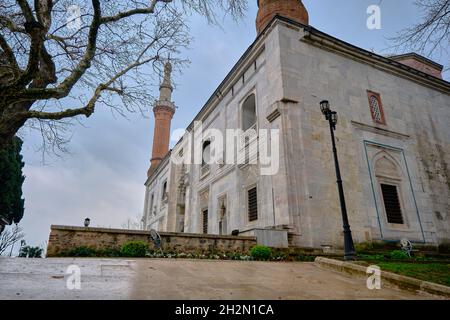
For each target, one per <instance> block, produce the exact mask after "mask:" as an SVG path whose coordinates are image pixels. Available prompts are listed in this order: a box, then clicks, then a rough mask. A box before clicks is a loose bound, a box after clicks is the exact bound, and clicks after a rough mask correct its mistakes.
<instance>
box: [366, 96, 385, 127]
mask: <svg viewBox="0 0 450 320" xmlns="http://www.w3.org/2000/svg"><path fill="white" fill-rule="evenodd" d="M367 96H368V98H369V106H370V113H371V115H372V120H373V121H374V122H376V123H380V124H386V120H385V118H384V110H383V105H382V104H381V97H380V94H379V93H375V92H372V91H367Z"/></svg>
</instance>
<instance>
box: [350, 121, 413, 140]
mask: <svg viewBox="0 0 450 320" xmlns="http://www.w3.org/2000/svg"><path fill="white" fill-rule="evenodd" d="M351 123H352V125H353V126H355V127H356V128H358V129H361V130H364V131H368V132H372V133H376V134H381V135H384V136H388V137H392V138H396V139H400V140H406V139H409V138H411V136H409V135H407V134H404V133H400V132H395V131H392V130H388V129H385V128H382V127H379V126H371V125H368V124H365V123H361V122H357V121H353V120H352V121H351Z"/></svg>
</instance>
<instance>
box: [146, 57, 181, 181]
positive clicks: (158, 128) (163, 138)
mask: <svg viewBox="0 0 450 320" xmlns="http://www.w3.org/2000/svg"><path fill="white" fill-rule="evenodd" d="M171 72H172V65H171V64H170V62H167V63H166V64H165V66H164V80H163V82H162V83H161V85H160V87H159V92H160V93H159V100H158V101H156V102H155V106H154V107H153V114H154V115H155V129H154V132H153V148H152V159H151V165H150V169H148V172H147V175H148V176H149V177H150V176H151V174H152V173H153V171H154V170H155V169H156V167H157V166H158V164H159V163H160V162H161V160H162V159H164V157H165V156H166V155H167V153H168V152H169V141H170V122H171V121H172V117H173V114H174V113H175V105H174V104H173V102H172V101H171V99H172V91H173V87H172V83H171V79H170V74H171Z"/></svg>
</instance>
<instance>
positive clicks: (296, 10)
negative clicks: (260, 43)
mask: <svg viewBox="0 0 450 320" xmlns="http://www.w3.org/2000/svg"><path fill="white" fill-rule="evenodd" d="M258 8H259V9H258V15H257V17H256V31H257V32H258V34H259V33H260V32H261V31H262V30H263V29H264V28H265V27H266V26H267V24H268V23H269V22H270V21H271V20H272V19H273V17H275V16H276V15H279V16H282V17H285V18H288V19H291V20H294V21H296V22H299V23H302V24H304V25H308V24H309V16H308V11H307V10H306V8H305V6H304V5H303V3H302V1H301V0H258Z"/></svg>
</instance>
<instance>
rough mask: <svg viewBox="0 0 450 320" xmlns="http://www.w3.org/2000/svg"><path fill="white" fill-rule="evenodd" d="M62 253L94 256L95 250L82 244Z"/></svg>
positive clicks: (71, 255)
mask: <svg viewBox="0 0 450 320" xmlns="http://www.w3.org/2000/svg"><path fill="white" fill-rule="evenodd" d="M63 255H64V256H67V257H96V256H97V251H96V250H95V249H93V248H89V247H85V246H82V247H77V248H73V249H70V250H68V251H66V252H64V254H63Z"/></svg>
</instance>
